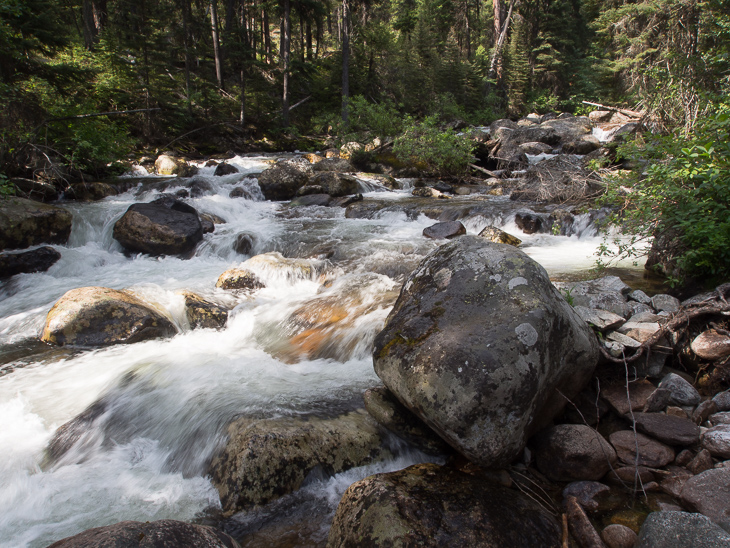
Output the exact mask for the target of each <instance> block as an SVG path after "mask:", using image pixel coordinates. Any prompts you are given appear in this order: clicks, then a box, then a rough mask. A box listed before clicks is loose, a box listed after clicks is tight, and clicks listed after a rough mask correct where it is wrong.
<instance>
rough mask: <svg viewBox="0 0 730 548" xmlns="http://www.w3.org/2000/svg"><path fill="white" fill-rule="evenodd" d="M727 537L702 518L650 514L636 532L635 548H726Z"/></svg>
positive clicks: (668, 513)
mask: <svg viewBox="0 0 730 548" xmlns="http://www.w3.org/2000/svg"><path fill="white" fill-rule="evenodd" d="M729 547H730V535H728V533H727V532H725V531H723V530H722V529H721V528H720V527H718V526H717V525H715V524H714V523H712V521H710V520H709V519H707V518H706V517H705V516H703V515H700V514H690V513H688V512H653V513H651V514H649V517H647V518H646V520H645V521H644V524H643V525H642V526H641V531H639V540H638V541H637V543H636V546H635V548H729Z"/></svg>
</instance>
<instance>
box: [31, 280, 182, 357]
mask: <svg viewBox="0 0 730 548" xmlns="http://www.w3.org/2000/svg"><path fill="white" fill-rule="evenodd" d="M176 333H177V329H176V328H175V326H174V325H173V323H172V322H171V321H170V320H169V319H168V318H167V317H165V316H163V315H162V314H161V313H160V312H158V311H157V310H155V309H153V308H152V307H151V306H150V305H149V304H147V303H145V302H144V301H142V300H141V299H139V298H137V297H135V296H134V295H132V294H131V293H127V292H125V291H118V290H116V289H109V288H106V287H81V288H79V289H72V290H71V291H68V292H67V293H66V294H65V295H63V297H61V298H60V299H59V300H58V301H57V302H56V304H54V305H53V307H52V308H51V310H50V311H49V312H48V316H47V317H46V325H45V327H44V328H43V334H42V335H41V340H42V341H44V342H47V343H51V344H57V345H59V346H64V345H79V346H106V345H111V344H120V343H134V342H139V341H144V340H147V339H155V338H158V337H170V336H172V335H175V334H176Z"/></svg>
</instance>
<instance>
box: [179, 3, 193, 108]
mask: <svg viewBox="0 0 730 548" xmlns="http://www.w3.org/2000/svg"><path fill="white" fill-rule="evenodd" d="M181 8H182V20H183V44H184V46H185V102H186V103H187V107H188V115H189V116H192V115H193V104H192V101H191V100H190V15H191V14H190V1H189V0H182V6H181Z"/></svg>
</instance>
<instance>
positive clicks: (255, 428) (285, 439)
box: [210, 410, 389, 515]
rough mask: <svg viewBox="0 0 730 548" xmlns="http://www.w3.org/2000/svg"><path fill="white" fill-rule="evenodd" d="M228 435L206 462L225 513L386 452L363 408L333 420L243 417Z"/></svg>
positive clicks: (360, 464) (234, 424)
mask: <svg viewBox="0 0 730 548" xmlns="http://www.w3.org/2000/svg"><path fill="white" fill-rule="evenodd" d="M228 435H229V440H228V443H227V444H226V445H225V447H224V448H223V450H222V451H221V453H220V454H219V455H217V456H216V457H215V458H214V459H213V461H212V463H211V466H210V475H211V479H212V481H213V485H214V486H215V487H216V488H217V489H218V493H219V495H220V499H221V505H222V507H223V512H224V514H226V515H231V514H233V513H234V512H237V511H239V510H243V509H247V508H251V507H253V506H256V505H261V504H266V503H267V502H269V501H272V500H274V499H277V498H279V497H281V496H283V495H286V494H287V493H291V492H293V491H296V490H297V489H299V488H300V487H301V485H302V483H303V482H304V480H305V479H306V478H307V476H308V475H309V474H310V473H311V472H312V471H314V470H321V471H322V472H324V473H327V474H336V473H338V472H342V471H343V470H347V469H349V468H353V467H355V466H363V465H365V464H369V463H371V462H374V461H377V460H380V459H382V458H385V457H386V456H388V455H389V452H388V451H387V450H385V449H383V447H382V439H381V436H380V432H379V430H378V425H377V423H376V422H375V421H374V420H373V419H372V418H371V417H370V416H369V415H368V414H367V413H366V412H365V411H364V410H359V411H354V412H352V413H348V414H346V415H342V416H340V417H336V418H332V419H322V418H317V417H309V418H300V417H285V418H279V419H266V420H255V419H251V418H248V417H243V418H240V419H238V420H236V421H234V422H233V423H231V425H230V426H229V427H228Z"/></svg>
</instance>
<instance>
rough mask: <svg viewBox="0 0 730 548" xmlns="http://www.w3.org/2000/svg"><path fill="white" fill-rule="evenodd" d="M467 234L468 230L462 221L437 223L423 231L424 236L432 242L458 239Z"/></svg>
mask: <svg viewBox="0 0 730 548" xmlns="http://www.w3.org/2000/svg"><path fill="white" fill-rule="evenodd" d="M463 234H466V228H465V227H464V225H463V224H461V221H446V222H444V223H436V224H435V225H431V226H429V227H426V228H424V229H423V235H424V236H425V237H426V238H431V239H432V240H442V239H448V240H450V239H451V238H456V237H457V236H462V235H463Z"/></svg>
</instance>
